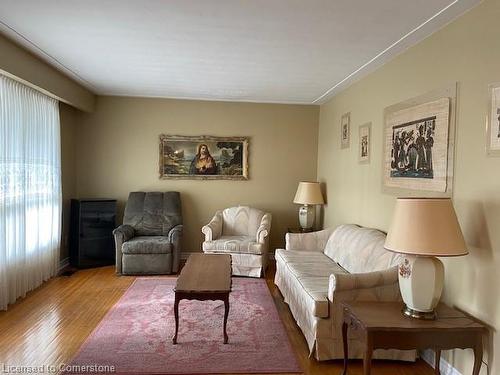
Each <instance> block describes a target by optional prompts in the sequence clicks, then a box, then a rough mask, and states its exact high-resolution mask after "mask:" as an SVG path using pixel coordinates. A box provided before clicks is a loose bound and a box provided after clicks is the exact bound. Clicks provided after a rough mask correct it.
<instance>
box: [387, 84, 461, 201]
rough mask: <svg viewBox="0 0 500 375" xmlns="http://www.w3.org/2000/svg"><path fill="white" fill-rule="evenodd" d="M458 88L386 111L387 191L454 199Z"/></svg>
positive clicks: (427, 95)
mask: <svg viewBox="0 0 500 375" xmlns="http://www.w3.org/2000/svg"><path fill="white" fill-rule="evenodd" d="M455 102H456V85H454V86H450V87H449V88H447V89H443V90H436V91H435V92H432V93H429V94H426V95H423V96H421V97H418V98H414V99H411V100H409V101H406V102H403V103H399V104H397V105H394V106H391V107H388V108H386V110H385V120H384V122H385V123H384V132H383V133H384V151H383V152H384V155H383V188H384V191H385V192H390V193H395V194H396V195H405V196H436V197H440V196H447V197H449V196H451V187H452V186H451V185H452V177H453V147H454V134H455V133H454V112H455Z"/></svg>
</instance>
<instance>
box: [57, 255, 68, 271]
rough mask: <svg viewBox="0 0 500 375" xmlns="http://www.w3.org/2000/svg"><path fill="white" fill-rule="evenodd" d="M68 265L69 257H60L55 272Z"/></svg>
mask: <svg viewBox="0 0 500 375" xmlns="http://www.w3.org/2000/svg"><path fill="white" fill-rule="evenodd" d="M68 266H69V257H67V258H64V259H61V260H60V261H59V269H58V270H57V273H59V272H61V270H63V269H65V268H66V267H68Z"/></svg>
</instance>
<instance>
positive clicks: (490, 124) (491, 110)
mask: <svg viewBox="0 0 500 375" xmlns="http://www.w3.org/2000/svg"><path fill="white" fill-rule="evenodd" d="M489 96H490V104H489V106H488V119H487V127H486V151H487V153H488V155H491V156H500V83H497V84H493V85H490V86H489Z"/></svg>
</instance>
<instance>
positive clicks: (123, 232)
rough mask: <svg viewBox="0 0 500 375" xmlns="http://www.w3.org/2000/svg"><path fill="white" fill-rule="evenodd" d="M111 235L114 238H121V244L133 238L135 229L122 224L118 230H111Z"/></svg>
mask: <svg viewBox="0 0 500 375" xmlns="http://www.w3.org/2000/svg"><path fill="white" fill-rule="evenodd" d="M113 235H114V236H115V238H116V237H117V236H121V237H122V240H123V242H126V241H128V240H130V239H131V238H133V237H134V235H135V229H134V228H133V227H132V226H130V225H127V224H122V225H120V226H119V227H118V228H116V229H114V230H113Z"/></svg>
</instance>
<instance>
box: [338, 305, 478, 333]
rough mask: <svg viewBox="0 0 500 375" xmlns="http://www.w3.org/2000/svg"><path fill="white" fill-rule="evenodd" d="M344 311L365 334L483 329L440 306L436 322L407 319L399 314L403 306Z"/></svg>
mask: <svg viewBox="0 0 500 375" xmlns="http://www.w3.org/2000/svg"><path fill="white" fill-rule="evenodd" d="M344 308H345V309H347V310H349V312H350V314H351V315H352V316H354V317H355V318H357V320H358V321H359V324H360V325H361V326H362V327H363V328H364V329H366V330H369V331H370V330H390V331H395V330H396V331H405V330H450V329H459V330H479V331H483V330H484V329H485V327H484V326H483V325H482V324H480V323H478V322H477V321H475V320H473V319H471V318H469V317H467V316H466V315H465V314H463V313H462V312H460V311H458V310H456V309H453V308H451V307H449V306H446V305H445V304H442V303H441V304H439V305H438V307H437V309H436V313H437V318H436V319H435V320H419V319H413V318H409V317H407V316H405V315H403V314H402V313H401V309H402V302H349V303H344Z"/></svg>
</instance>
